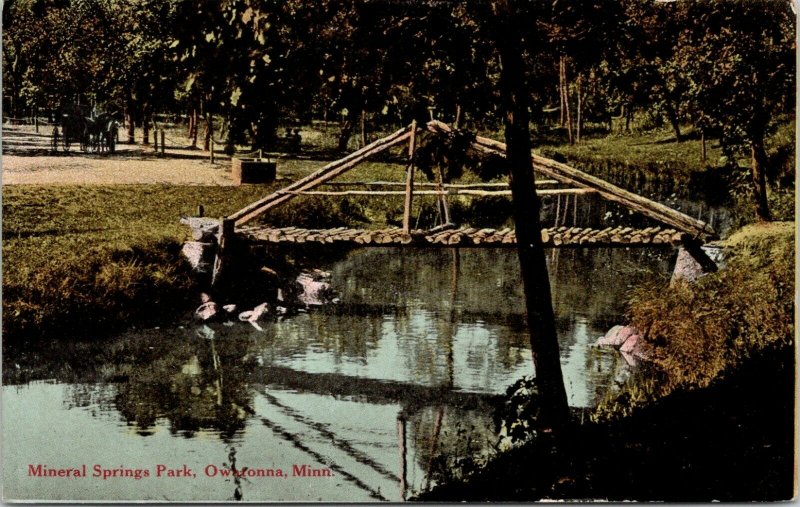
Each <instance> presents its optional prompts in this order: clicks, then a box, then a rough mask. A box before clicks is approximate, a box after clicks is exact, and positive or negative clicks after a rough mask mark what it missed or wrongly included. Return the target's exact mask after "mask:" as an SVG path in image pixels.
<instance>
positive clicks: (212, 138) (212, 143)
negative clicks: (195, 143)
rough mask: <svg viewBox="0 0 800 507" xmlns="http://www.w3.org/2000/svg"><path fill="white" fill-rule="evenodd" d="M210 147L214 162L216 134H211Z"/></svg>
mask: <svg viewBox="0 0 800 507" xmlns="http://www.w3.org/2000/svg"><path fill="white" fill-rule="evenodd" d="M208 147H209V148H210V150H211V163H212V164H213V163H214V136H213V135H212V136H211V140H210V141H209V144H208Z"/></svg>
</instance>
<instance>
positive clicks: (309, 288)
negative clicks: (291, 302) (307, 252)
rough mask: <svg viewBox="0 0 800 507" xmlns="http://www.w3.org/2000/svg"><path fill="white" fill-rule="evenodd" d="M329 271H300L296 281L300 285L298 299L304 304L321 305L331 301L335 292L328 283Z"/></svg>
mask: <svg viewBox="0 0 800 507" xmlns="http://www.w3.org/2000/svg"><path fill="white" fill-rule="evenodd" d="M330 277H331V275H330V273H326V272H325V271H320V270H318V269H315V270H313V271H312V272H310V273H301V274H300V275H299V276H298V277H297V280H296V282H297V283H298V284H299V285H300V289H301V290H300V294H299V295H298V299H299V300H300V302H301V303H303V304H304V305H306V306H321V305H324V304H327V303H331V302H333V301H334V299H335V294H334V291H333V289H332V288H331V284H330V281H329V280H330Z"/></svg>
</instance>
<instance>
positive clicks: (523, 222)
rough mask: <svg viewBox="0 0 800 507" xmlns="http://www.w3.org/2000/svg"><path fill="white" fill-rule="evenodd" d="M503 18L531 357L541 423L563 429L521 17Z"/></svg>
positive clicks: (504, 76) (506, 11)
mask: <svg viewBox="0 0 800 507" xmlns="http://www.w3.org/2000/svg"><path fill="white" fill-rule="evenodd" d="M495 5H496V6H497V14H498V16H500V19H499V22H500V25H499V27H498V28H499V31H498V36H497V38H496V39H497V40H496V42H497V47H498V50H499V53H500V62H501V71H500V93H501V101H502V107H503V111H504V115H505V117H504V124H505V138H506V147H507V154H506V156H507V159H508V165H509V184H510V186H511V195H512V203H513V204H512V206H513V212H514V226H515V230H516V235H517V251H518V253H519V261H520V269H521V274H522V282H523V285H524V288H525V306H526V310H527V316H528V330H529V332H530V340H531V353H532V355H533V364H534V368H535V370H536V384H537V387H538V390H539V396H540V400H541V411H540V420H539V422H538V423H539V425H540V427H541V428H543V429H550V430H553V431H560V430H562V429H564V428H565V425H566V423H567V422H568V418H569V408H568V406H567V395H566V390H565V388H564V379H563V376H562V373H561V359H560V354H559V348H558V337H557V335H556V327H555V317H554V314H553V303H552V299H551V295H550V279H549V276H548V273H547V264H546V261H545V253H544V248H543V246H542V238H541V223H540V219H539V210H540V207H541V204H540V202H539V198H538V196H537V195H536V186H535V181H534V174H533V164H532V161H531V139H530V131H529V126H528V122H529V117H528V87H527V85H526V83H525V72H524V62H523V60H522V54H521V49H520V48H521V47H522V46H523V45H522V43H521V37H520V36H519V33H518V32H517V30H516V26H515V25H514V23H515V20H516V16H515V15H514V13H513V12H512V9H511V8H510V6H509V2H508V1H499V0H498V1H497V2H495Z"/></svg>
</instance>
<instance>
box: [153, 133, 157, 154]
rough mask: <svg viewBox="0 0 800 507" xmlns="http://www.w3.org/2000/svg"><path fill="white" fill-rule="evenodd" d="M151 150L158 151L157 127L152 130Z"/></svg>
mask: <svg viewBox="0 0 800 507" xmlns="http://www.w3.org/2000/svg"><path fill="white" fill-rule="evenodd" d="M153 150H154V151H155V152H156V153H158V129H155V130H154V131H153Z"/></svg>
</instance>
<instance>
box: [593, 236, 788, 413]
mask: <svg viewBox="0 0 800 507" xmlns="http://www.w3.org/2000/svg"><path fill="white" fill-rule="evenodd" d="M727 245H728V247H729V253H728V255H729V259H728V261H727V265H726V267H725V269H722V270H720V271H719V272H717V273H714V274H710V275H707V276H705V277H703V278H701V279H700V280H698V281H697V282H696V283H694V284H688V283H677V284H675V285H673V286H671V287H669V288H667V289H664V288H663V286H655V285H652V284H650V285H646V286H641V287H639V288H638V289H637V290H636V291H635V292H634V294H633V298H632V302H631V304H630V310H629V317H630V320H631V322H632V323H633V325H634V326H636V327H637V328H638V329H640V330H641V331H642V333H643V335H644V337H645V339H646V340H647V342H648V343H649V344H650V345H651V346H652V350H653V352H652V362H651V364H650V366H649V368H647V369H645V370H643V371H640V372H638V374H637V375H635V376H633V377H632V378H631V381H630V384H629V385H628V386H626V389H624V390H623V393H622V394H621V395H619V396H616V397H615V398H613V399H607V400H605V401H604V402H603V403H601V404H600V405H599V406H598V412H597V415H598V417H601V418H604V417H612V416H614V417H615V416H619V415H624V414H625V413H628V412H630V410H631V409H632V408H633V407H635V406H638V405H642V404H645V403H647V402H650V401H653V400H654V399H657V398H661V397H664V396H666V395H668V394H670V393H672V392H675V391H685V390H692V389H696V388H703V387H707V386H709V385H710V384H711V383H712V382H715V381H717V380H720V379H724V378H725V377H727V376H728V375H730V374H731V373H733V372H735V371H736V370H737V369H739V368H740V367H741V366H742V365H743V364H744V363H745V362H747V361H748V360H749V359H751V358H753V357H758V356H760V355H762V354H763V353H764V352H765V351H769V350H781V349H785V348H786V347H790V346H791V345H792V340H793V336H794V258H795V256H794V223H793V222H791V223H772V224H759V225H752V226H748V227H747V228H745V229H743V230H741V231H739V232H737V233H736V234H734V235H733V236H732V237H731V238H730V239H729V240H728V241H727Z"/></svg>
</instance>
